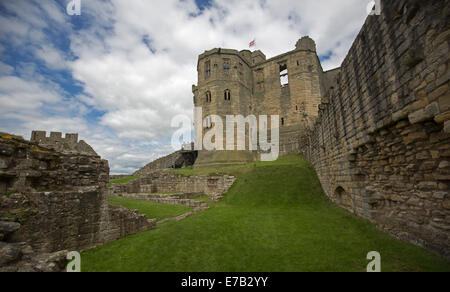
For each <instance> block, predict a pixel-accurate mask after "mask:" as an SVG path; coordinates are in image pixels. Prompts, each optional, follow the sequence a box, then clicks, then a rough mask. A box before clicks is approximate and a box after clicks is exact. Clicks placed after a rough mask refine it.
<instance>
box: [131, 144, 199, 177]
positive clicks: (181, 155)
mask: <svg viewBox="0 0 450 292" xmlns="http://www.w3.org/2000/svg"><path fill="white" fill-rule="evenodd" d="M192 146H193V145H192ZM196 159H197V151H189V150H179V151H176V152H174V153H171V154H169V155H166V156H163V157H161V158H158V159H156V160H154V161H152V162H150V163H148V164H146V165H145V166H144V167H142V168H141V169H139V170H137V171H136V172H134V173H133V175H145V174H146V173H149V172H152V171H154V170H157V169H169V168H181V167H186V166H191V165H193V164H194V162H195V160H196Z"/></svg>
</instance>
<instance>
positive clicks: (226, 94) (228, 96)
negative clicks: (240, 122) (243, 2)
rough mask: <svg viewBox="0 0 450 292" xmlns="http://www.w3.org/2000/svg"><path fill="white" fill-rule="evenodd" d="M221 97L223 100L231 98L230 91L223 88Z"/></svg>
mask: <svg viewBox="0 0 450 292" xmlns="http://www.w3.org/2000/svg"><path fill="white" fill-rule="evenodd" d="M223 97H224V99H225V100H231V91H230V90H229V89H225V91H224V92H223Z"/></svg>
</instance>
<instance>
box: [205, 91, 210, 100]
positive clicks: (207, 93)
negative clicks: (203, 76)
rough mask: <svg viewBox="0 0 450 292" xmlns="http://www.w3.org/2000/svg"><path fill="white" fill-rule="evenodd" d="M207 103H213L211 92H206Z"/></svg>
mask: <svg viewBox="0 0 450 292" xmlns="http://www.w3.org/2000/svg"><path fill="white" fill-rule="evenodd" d="M206 102H211V92H210V91H207V92H206Z"/></svg>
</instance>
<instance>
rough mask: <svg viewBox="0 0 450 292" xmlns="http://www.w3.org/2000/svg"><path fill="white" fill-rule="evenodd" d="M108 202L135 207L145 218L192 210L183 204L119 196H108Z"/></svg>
mask: <svg viewBox="0 0 450 292" xmlns="http://www.w3.org/2000/svg"><path fill="white" fill-rule="evenodd" d="M109 203H110V204H111V205H113V206H124V207H125V208H128V209H131V210H136V209H137V210H139V213H140V214H144V215H147V218H156V219H158V220H161V219H164V218H171V217H176V216H178V215H181V214H184V213H187V212H189V211H192V210H193V208H189V207H184V206H176V205H166V204H158V203H153V202H145V201H138V200H132V199H127V198H119V197H116V196H109Z"/></svg>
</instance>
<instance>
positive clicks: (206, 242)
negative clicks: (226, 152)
mask: <svg viewBox="0 0 450 292" xmlns="http://www.w3.org/2000/svg"><path fill="white" fill-rule="evenodd" d="M185 171H186V173H185V175H190V173H188V172H189V171H191V172H196V171H197V170H195V169H192V170H185ZM202 171H203V172H205V173H206V172H207V170H202ZM210 171H212V172H215V171H218V170H217V169H215V170H214V169H211V170H210ZM220 171H224V170H220ZM225 171H226V172H227V173H228V171H229V173H234V174H239V177H238V179H237V181H236V182H235V184H234V185H233V186H232V188H231V189H230V190H229V192H228V193H227V194H226V196H225V197H224V198H223V199H222V201H221V202H219V203H214V204H210V206H211V208H210V209H208V210H206V211H202V212H199V213H197V214H195V215H193V216H190V217H188V218H186V219H183V220H181V221H178V222H173V221H170V222H166V223H164V224H162V225H160V226H159V228H158V229H155V230H150V231H147V232H143V233H140V234H135V235H132V236H128V237H126V238H124V239H121V240H118V241H115V242H112V243H110V244H107V245H105V246H102V247H99V248H95V249H91V250H88V251H86V252H84V253H83V254H82V262H81V267H82V270H83V271H185V272H190V271H229V272H234V271H255V272H258V271H365V270H366V266H367V263H368V262H369V261H368V260H366V255H367V253H368V252H369V251H378V252H380V254H381V269H382V271H450V263H449V262H448V261H446V260H444V259H442V258H440V257H438V256H435V255H433V254H431V253H430V252H428V251H426V250H424V249H422V248H419V247H416V246H414V245H412V244H409V243H406V242H403V241H399V240H397V239H394V238H392V237H390V236H389V235H387V234H385V233H383V232H381V231H379V230H377V229H376V228H375V226H374V225H372V224H371V223H369V222H368V221H367V220H364V219H361V218H358V217H356V216H354V215H352V214H350V213H348V212H346V211H345V210H342V209H340V208H338V207H336V206H335V205H333V204H332V203H330V202H329V201H328V200H327V199H326V197H325V195H324V194H323V191H322V189H321V187H320V184H319V182H318V179H317V177H316V175H315V172H314V170H313V168H312V166H311V165H310V164H308V163H307V162H305V161H304V160H303V159H301V158H300V157H299V156H295V155H290V156H286V157H282V158H280V159H279V160H278V161H275V162H258V163H252V164H249V165H246V166H239V167H234V168H233V167H230V168H228V169H227V170H225Z"/></svg>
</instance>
